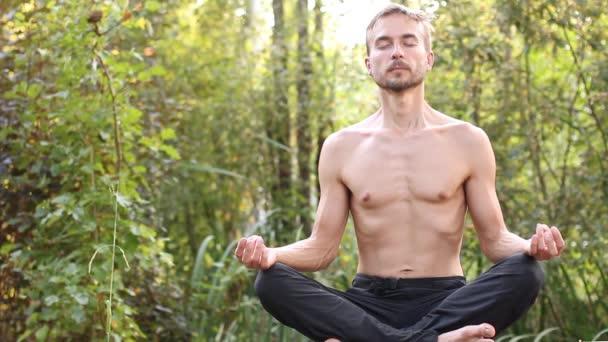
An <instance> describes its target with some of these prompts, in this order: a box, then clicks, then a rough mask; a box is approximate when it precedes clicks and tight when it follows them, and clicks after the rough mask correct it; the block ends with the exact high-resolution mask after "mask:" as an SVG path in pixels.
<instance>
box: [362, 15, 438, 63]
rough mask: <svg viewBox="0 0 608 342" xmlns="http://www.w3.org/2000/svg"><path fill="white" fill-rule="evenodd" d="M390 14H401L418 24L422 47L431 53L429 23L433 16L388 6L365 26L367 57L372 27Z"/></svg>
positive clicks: (431, 29) (430, 28)
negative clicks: (420, 28)
mask: <svg viewBox="0 0 608 342" xmlns="http://www.w3.org/2000/svg"><path fill="white" fill-rule="evenodd" d="M391 14H403V15H405V16H406V17H407V18H408V19H411V20H414V21H415V22H417V23H418V24H420V25H422V28H423V31H424V37H423V41H424V47H425V49H426V50H427V51H431V43H432V38H431V34H432V33H433V31H434V29H433V25H432V24H431V21H433V19H434V18H435V16H434V15H432V14H430V13H426V12H424V11H420V10H415V9H411V8H408V7H405V6H403V5H399V4H389V5H388V6H386V7H384V9H383V10H381V11H380V12H378V13H377V14H376V15H375V16H374V17H373V18H372V20H371V21H370V22H369V25H367V31H366V32H365V47H366V49H367V55H368V56H369V45H370V44H369V43H370V41H369V39H370V35H371V32H372V30H373V29H374V26H376V24H377V23H378V21H379V20H380V19H382V18H384V17H386V16H389V15H391Z"/></svg>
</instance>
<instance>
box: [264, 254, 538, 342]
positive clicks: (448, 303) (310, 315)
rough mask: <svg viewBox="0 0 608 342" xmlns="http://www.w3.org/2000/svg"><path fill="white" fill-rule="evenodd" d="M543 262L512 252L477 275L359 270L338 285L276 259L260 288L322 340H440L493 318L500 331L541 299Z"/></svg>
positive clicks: (283, 317) (285, 318) (290, 322)
mask: <svg viewBox="0 0 608 342" xmlns="http://www.w3.org/2000/svg"><path fill="white" fill-rule="evenodd" d="M543 278H544V275H543V271H542V269H541V268H540V266H539V264H538V262H537V261H536V260H535V259H534V258H532V257H530V256H528V255H524V254H516V255H514V256H511V257H509V258H507V259H504V260H502V261H500V262H498V263H497V264H495V265H494V266H492V267H491V268H490V269H489V270H488V271H486V272H485V273H483V274H482V275H480V276H479V277H478V278H477V279H476V280H475V281H473V282H472V283H470V284H468V285H466V282H465V279H464V277H459V276H455V277H439V278H416V279H392V278H378V277H371V276H366V275H361V274H358V275H357V276H356V277H355V279H354V280H353V284H352V287H351V288H349V289H348V290H347V291H346V292H342V291H338V290H335V289H332V288H329V287H326V286H324V285H322V284H321V283H319V282H317V281H315V280H313V279H310V278H308V277H306V276H304V275H303V274H301V273H299V272H297V271H295V270H294V269H292V268H290V267H288V266H286V265H283V264H276V265H274V266H273V267H271V268H269V269H268V270H265V271H261V272H259V273H258V276H257V279H256V281H255V290H256V294H257V295H258V297H259V298H260V301H261V303H262V305H263V306H264V308H265V309H266V310H267V311H268V312H269V313H270V314H271V315H272V316H274V317H275V318H276V319H278V320H279V321H280V322H281V323H283V324H285V325H287V326H290V327H292V328H294V329H296V330H297V331H299V332H301V333H302V334H304V335H306V336H308V337H309V338H311V339H313V340H315V341H323V340H325V339H328V338H331V337H333V338H338V339H340V340H341V341H344V342H347V341H366V342H370V341H372V342H373V341H412V342H414V341H415V342H418V341H420V342H422V341H424V342H427V341H429V342H430V341H433V342H435V341H437V336H438V335H439V334H441V333H444V332H448V331H452V330H456V329H459V328H462V327H464V326H466V325H471V324H481V323H489V324H492V325H493V326H494V327H495V328H496V332H497V333H499V332H501V331H502V330H504V329H505V328H507V327H508V326H509V325H510V324H511V323H513V322H514V321H515V320H517V319H518V318H519V317H520V316H521V315H522V314H523V313H525V312H526V310H527V309H528V308H529V307H530V306H531V305H532V304H533V303H534V300H535V299H536V297H537V295H538V292H539V290H540V288H541V286H542V283H543Z"/></svg>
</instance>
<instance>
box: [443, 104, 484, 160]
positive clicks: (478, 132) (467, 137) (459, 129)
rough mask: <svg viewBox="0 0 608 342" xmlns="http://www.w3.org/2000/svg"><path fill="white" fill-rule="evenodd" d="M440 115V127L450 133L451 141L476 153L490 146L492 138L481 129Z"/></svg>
mask: <svg viewBox="0 0 608 342" xmlns="http://www.w3.org/2000/svg"><path fill="white" fill-rule="evenodd" d="M438 114H439V115H441V122H440V127H441V128H442V129H443V130H445V131H447V132H449V135H450V137H451V139H452V140H453V141H454V142H456V143H458V145H460V146H462V147H463V148H465V149H467V150H473V151H475V150H477V149H480V148H482V149H483V148H487V147H488V146H489V145H490V138H489V137H488V135H487V134H486V132H485V131H484V130H483V129H481V128H480V127H477V126H475V125H473V124H471V123H469V122H466V121H462V120H459V119H455V118H452V117H450V116H447V115H445V114H442V113H438Z"/></svg>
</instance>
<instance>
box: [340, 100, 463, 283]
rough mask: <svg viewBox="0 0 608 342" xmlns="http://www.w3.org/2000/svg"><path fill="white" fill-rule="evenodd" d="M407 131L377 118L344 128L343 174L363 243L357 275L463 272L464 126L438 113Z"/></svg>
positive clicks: (404, 275) (360, 244) (443, 274)
mask: <svg viewBox="0 0 608 342" xmlns="http://www.w3.org/2000/svg"><path fill="white" fill-rule="evenodd" d="M434 115H435V116H434V118H435V120H434V122H433V123H432V124H429V125H427V127H426V128H424V129H421V130H417V131H414V132H411V133H408V134H402V133H401V132H399V131H396V130H394V129H386V128H379V127H377V125H376V124H375V122H374V120H373V117H370V119H368V120H365V121H363V122H361V123H360V124H357V125H355V126H352V127H349V128H347V129H345V130H343V131H342V132H341V135H342V137H341V139H340V140H341V141H342V142H343V143H344V145H343V148H344V149H343V150H342V151H344V152H345V153H346V157H345V159H344V163H343V164H342V165H343V168H342V171H341V178H342V182H343V183H344V185H345V186H346V187H347V188H348V189H349V191H350V200H349V201H350V203H349V206H350V210H351V213H352V216H353V219H354V223H355V230H356V236H357V243H358V247H359V266H358V272H359V273H363V274H368V275H375V276H382V277H398V278H420V277H441V276H453V275H462V268H461V266H460V259H459V254H460V247H461V243H462V236H463V225H464V217H465V212H466V202H465V193H464V186H463V185H464V182H465V181H466V178H467V176H468V172H469V171H468V169H469V167H468V165H467V162H466V160H467V158H466V148H465V144H462V143H460V141H461V140H462V139H460V137H461V136H462V135H463V134H466V133H467V131H468V129H469V127H472V126H470V125H468V124H466V123H463V122H461V121H458V120H454V119H451V118H449V117H447V116H444V115H442V114H440V113H437V112H435V113H434Z"/></svg>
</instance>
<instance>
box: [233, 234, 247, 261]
mask: <svg viewBox="0 0 608 342" xmlns="http://www.w3.org/2000/svg"><path fill="white" fill-rule="evenodd" d="M246 245H247V239H246V238H241V239H240V240H239V243H238V245H236V250H235V251H234V255H236V257H237V258H238V259H239V260H241V257H242V256H243V250H244V249H245V246H246Z"/></svg>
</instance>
